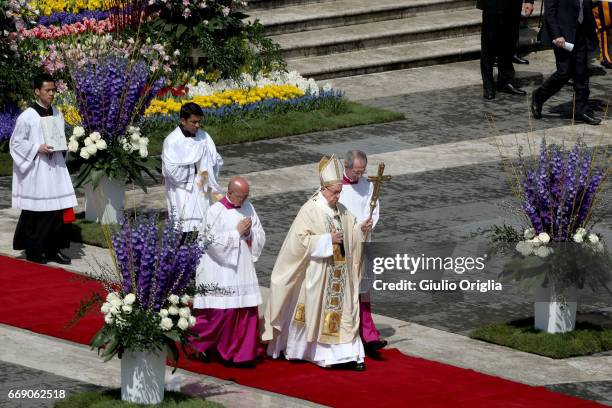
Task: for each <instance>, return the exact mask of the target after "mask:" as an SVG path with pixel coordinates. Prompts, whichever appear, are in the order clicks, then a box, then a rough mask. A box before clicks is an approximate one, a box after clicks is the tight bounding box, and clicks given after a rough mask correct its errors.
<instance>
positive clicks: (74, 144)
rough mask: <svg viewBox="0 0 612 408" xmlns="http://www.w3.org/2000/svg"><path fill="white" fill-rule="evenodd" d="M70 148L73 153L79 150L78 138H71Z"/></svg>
mask: <svg viewBox="0 0 612 408" xmlns="http://www.w3.org/2000/svg"><path fill="white" fill-rule="evenodd" d="M68 150H69V151H71V152H72V153H76V152H77V151H78V150H79V142H77V141H76V140H71V141H70V142H68Z"/></svg>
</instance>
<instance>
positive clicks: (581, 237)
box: [574, 233, 584, 244]
mask: <svg viewBox="0 0 612 408" xmlns="http://www.w3.org/2000/svg"><path fill="white" fill-rule="evenodd" d="M583 241H584V235H582V234H578V233H575V234H574V242H577V243H579V244H580V243H582V242H583Z"/></svg>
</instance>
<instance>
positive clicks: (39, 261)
mask: <svg viewBox="0 0 612 408" xmlns="http://www.w3.org/2000/svg"><path fill="white" fill-rule="evenodd" d="M26 259H27V260H28V261H30V262H34V263H37V264H43V265H44V264H46V263H47V258H45V256H44V255H38V254H34V255H33V254H26Z"/></svg>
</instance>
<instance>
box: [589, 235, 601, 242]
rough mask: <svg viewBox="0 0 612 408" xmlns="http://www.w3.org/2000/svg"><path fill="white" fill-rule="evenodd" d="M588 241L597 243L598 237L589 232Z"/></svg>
mask: <svg viewBox="0 0 612 408" xmlns="http://www.w3.org/2000/svg"><path fill="white" fill-rule="evenodd" d="M589 242H590V243H591V244H597V243H598V242H599V237H598V236H597V235H595V234H589Z"/></svg>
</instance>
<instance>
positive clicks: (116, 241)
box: [112, 217, 132, 293]
mask: <svg viewBox="0 0 612 408" xmlns="http://www.w3.org/2000/svg"><path fill="white" fill-rule="evenodd" d="M112 243H113V251H114V252H115V257H116V259H117V267H118V268H119V272H120V273H121V276H122V277H123V284H122V286H123V290H124V291H125V293H130V292H131V291H132V277H131V270H132V267H131V266H132V258H131V254H132V238H131V229H130V223H129V220H128V218H127V217H124V218H123V220H121V223H120V228H119V231H118V232H117V233H116V234H114V235H113V237H112Z"/></svg>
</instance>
